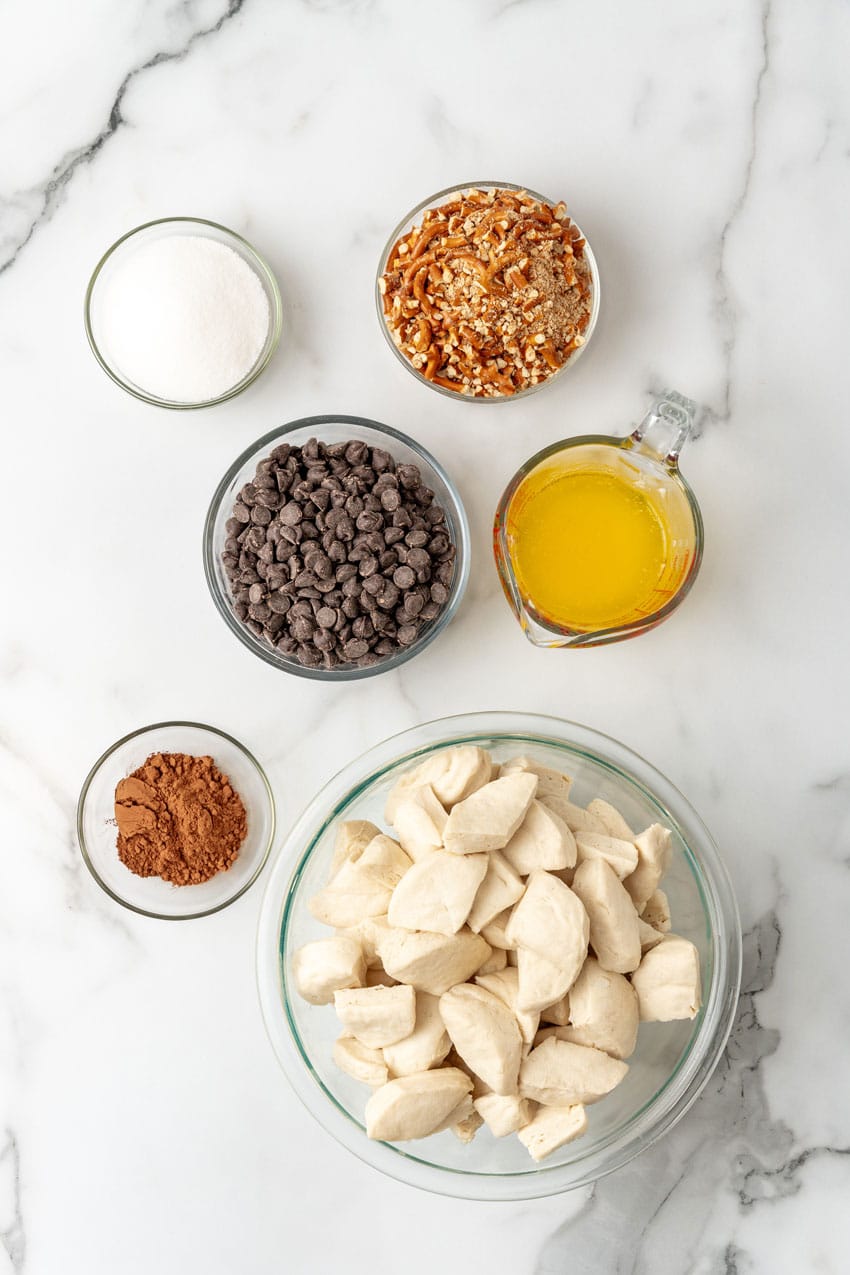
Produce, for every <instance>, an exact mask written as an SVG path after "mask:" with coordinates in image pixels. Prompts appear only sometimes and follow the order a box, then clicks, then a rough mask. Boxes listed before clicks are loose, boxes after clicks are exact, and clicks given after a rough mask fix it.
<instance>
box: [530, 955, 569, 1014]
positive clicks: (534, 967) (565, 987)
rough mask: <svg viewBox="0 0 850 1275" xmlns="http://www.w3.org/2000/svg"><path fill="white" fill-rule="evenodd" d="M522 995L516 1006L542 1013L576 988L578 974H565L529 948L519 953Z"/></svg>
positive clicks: (567, 971)
mask: <svg viewBox="0 0 850 1275" xmlns="http://www.w3.org/2000/svg"><path fill="white" fill-rule="evenodd" d="M517 972H518V974H519V992H518V993H517V1006H518V1008H520V1009H523V1010H535V1009H536V1010H543V1009H545V1008H546V1006H547V1005H553V1004H554V1003H555V1001H559V1000H560V999H561V997H562V996H566V994H567V992H568V991H569V990H570V988H571V987H572V985H573V981H574V980H575V977H576V974H577V973H578V971H577V970H575V971H573V970H564V969H562V968H561V966H560V965H555V964H553V962H552V961H550V960H547V958H546V957H545V956H540V954H539V953H538V952H532V950H531V948H530V947H521V948H518V949H517Z"/></svg>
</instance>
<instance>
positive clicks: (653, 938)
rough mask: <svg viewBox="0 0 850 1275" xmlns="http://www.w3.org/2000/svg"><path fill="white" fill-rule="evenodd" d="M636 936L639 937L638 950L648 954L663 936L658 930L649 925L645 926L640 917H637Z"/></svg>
mask: <svg viewBox="0 0 850 1275" xmlns="http://www.w3.org/2000/svg"><path fill="white" fill-rule="evenodd" d="M638 934H639V935H640V950H641V952H642V953H643V952H648V951H649V949H650V948H651V947H657V946H658V944H659V943H660V942H661V940H662V939H663V938H664V935H663V934H662V933H661V931H660V930H656V929H654V928H653V927H652V926H651V925H647V923H646V921H644V919H643V917H642V916H639V917H638Z"/></svg>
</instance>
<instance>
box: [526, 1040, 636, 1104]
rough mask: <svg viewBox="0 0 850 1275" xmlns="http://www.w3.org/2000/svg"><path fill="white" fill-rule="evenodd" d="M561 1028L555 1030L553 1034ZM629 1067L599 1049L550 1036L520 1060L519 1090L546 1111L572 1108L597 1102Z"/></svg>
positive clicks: (619, 1079)
mask: <svg viewBox="0 0 850 1275" xmlns="http://www.w3.org/2000/svg"><path fill="white" fill-rule="evenodd" d="M562 1030H563V1028H560V1027H556V1028H555V1031H556V1032H557V1031H562ZM628 1070H629V1068H628V1065H627V1064H626V1063H624V1062H619V1061H618V1060H617V1059H616V1058H609V1057H608V1055H607V1054H605V1053H603V1052H602V1050H601V1049H591V1048H590V1047H589V1046H587V1045H573V1044H571V1043H570V1042H569V1041H566V1040H558V1039H557V1037H556V1036H551V1037H549V1038H548V1039H547V1040H544V1041H543V1044H542V1045H538V1046H537V1047H536V1049H532V1051H531V1053H530V1054H529V1055H528V1057H527V1058H525V1059H524V1060H523V1063H522V1067H521V1068H520V1075H519V1090H520V1094H521V1095H522V1096H523V1097H524V1098H533V1099H534V1100H535V1102H542V1103H545V1104H546V1106H548V1107H572V1106H573V1105H574V1104H575V1103H585V1104H586V1103H591V1102H599V1099H600V1098H604V1097H605V1095H606V1094H607V1093H610V1092H611V1090H612V1089H613V1088H614V1087H615V1085H618V1084H619V1083H620V1081H621V1080H622V1079H623V1077H624V1076H625V1074H626V1072H627V1071H628Z"/></svg>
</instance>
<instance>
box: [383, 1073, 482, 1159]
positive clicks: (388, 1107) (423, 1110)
mask: <svg viewBox="0 0 850 1275" xmlns="http://www.w3.org/2000/svg"><path fill="white" fill-rule="evenodd" d="M471 1089H472V1081H471V1080H470V1079H469V1077H468V1076H467V1075H466V1074H465V1073H464V1072H462V1071H458V1070H457V1068H455V1067H440V1068H438V1069H437V1070H436V1071H425V1072H422V1073H421V1075H418V1076H401V1077H399V1079H398V1080H389V1081H387V1083H386V1084H385V1085H382V1086H381V1088H380V1089H377V1090H376V1091H375V1093H373V1094H372V1097H371V1098H370V1099H369V1101H368V1102H367V1103H366V1133H367V1134H368V1136H369V1137H370V1138H378V1139H380V1140H381V1141H382V1142H406V1141H408V1140H409V1139H410V1138H427V1137H428V1136H429V1134H432V1133H436V1132H437V1130H438V1129H440V1128H441V1127H444V1122H445V1121H446V1119H447V1117H448V1116H452V1115H453V1113H454V1112H456V1111H457V1108H458V1106H459V1105H460V1103H461V1102H462V1100H463V1098H464V1097H465V1096H466V1095H467V1094H468V1093H469V1092H470V1091H471Z"/></svg>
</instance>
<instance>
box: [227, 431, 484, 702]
mask: <svg viewBox="0 0 850 1275" xmlns="http://www.w3.org/2000/svg"><path fill="white" fill-rule="evenodd" d="M311 438H318V439H319V441H320V442H324V443H341V442H344V441H348V440H355V441H359V442H364V443H366V444H367V445H368V446H369V447H381V448H383V449H384V450H385V451H388V452H390V453H391V455H392V456H393V458H394V459H395V460H396V461H398V462H400V463H403V464H413V465H417V466H418V467H419V470H420V472H421V474H422V478H423V479H424V481H425V483H426V485H427V486H428V487H431V488H432V489H433V491H434V495H435V499H436V502H437V503H438V504H439V505H441V506H442V508H443V510H444V511H445V515H446V524H447V526H448V528H449V531H450V533H451V538H452V541H453V543H454V545H455V548H456V550H457V557H456V559H455V570H454V576H453V578H452V583H451V587H450V589H449V597H448V601H447V602H446V603H445V605H444V607H443V609H442V611H441V612H440V614H439V615H438V616H437V617H436V618H435V619H434V620H432V621H431V622H430V623H428V624H425V625H423V626H422V628H421V629H420V631H419V634H418V636H417V638H416V641H415V642H414V643H413V644H412V645H411V646H408V647H405V649H404V650H402V651H398V652H396V654H395V655H389V656H387V658H386V659H382V660H381V661H380V663H378V664H373V665H372V666H371V667H369V668H357V667H355V666H353V665H341V666H340V667H338V668H335V669H325V668H307V667H305V666H304V665H303V664H300V663H299V662H298V660H295V659H293V658H292V656H289V655H284V654H283V653H282V652H281V651H278V650H277V648H276V647H273V646H270V645H269V643H268V642H266V641H265V640H264V639H263V638H260V637H257V636H255V634H253V633H252V632H251V630H250V629H249V628H248V627H247V626H246V625H244V624H243V623H242V621H241V620H240V619H239V618H238V616H237V615H236V614H235V613H234V611H233V606H232V602H231V595H230V586H229V584H228V581H227V577H226V576H225V573H224V568H223V567H222V563H221V555H222V552H223V550H224V542H225V539H226V538H227V530H226V526H225V524H226V522H227V520H228V518H229V517H230V516H231V512H232V509H233V503H234V500H235V499H236V494H237V492H238V491H239V490H240V488H241V487H242V486H243V485H244V484H245V483H246V482H248V481H249V479H251V478H253V476H254V472H255V470H256V467H257V464H258V463H259V462H260V461H261V460H262V459H263V458H264V457H265V456H267V455H268V454H269V452H271V451H272V450H273V449H274V448H275V447H277V446H279V444H280V443H282V442H287V443H291V444H292V445H293V446H302V445H303V444H304V443H306V442H308V441H309V439H311ZM204 572H205V574H206V577H207V584H208V585H209V590H210V593H211V594H212V598H213V601H214V602H215V605H216V607H217V608H218V612H219V615H221V617H222V618H223V619H224V621H225V623H226V624H227V626H228V628H230V630H231V632H233V633H235V634H236V636H237V637H238V638H239V640H240V642H242V643H244V645H245V646H247V647H248V649H249V650H251V651H253V653H254V654H255V655H259V657H260V659H261V660H265V661H266V663H267V664H272V665H274V667H275V668H279V669H283V670H284V672H286V673H294V674H295V676H296V677H309V678H314V679H316V680H317V681H327V682H345V681H358V680H360V679H361V678H366V677H375V676H377V675H378V674H379V673H388V672H390V671H391V670H392V669H396V668H399V667H400V666H401V665H402V664H405V663H406V662H407V661H408V660H411V659H413V657H414V656H416V655H419V653H420V652H421V651H423V650H424V649H425V647H426V646H428V645H429V644H430V643H431V642H433V641H434V639H435V638H436V637H437V636H438V635H439V634H440V633H442V631H443V629H444V628H445V627H446V625H447V624H449V623H450V621H451V620H452V619H453V618H454V615H455V613H456V612H457V609H458V607H459V606H460V602H461V599H462V597H463V595H464V592H465V590H466V585H467V582H468V579H469V524H468V522H467V518H466V511H465V510H464V507H463V504H462V502H461V499H460V494H459V493H458V490H457V488H456V487H455V485H454V483H453V482H452V480H451V478H450V477H449V475H448V474H447V473H446V471H445V470H444V469H443V467H442V465H440V463H439V461H437V460H435V459H434V457H433V456H432V455H431V453H430V452H427V451H426V450H425V448H424V447H422V446H421V445H420V444H419V443H417V442H416V441H415V440H414V439H412V438H409V437H408V436H407V435H406V434H402V433H400V431H399V430H396V429H392V428H391V427H390V426H389V425H382V424H381V423H380V421H371V420H367V419H366V418H365V417H362V416H304V417H302V418H301V419H300V420H297V421H290V422H289V424H288V425H282V426H281V427H280V429H274V430H272V431H271V433H269V434H264V435H263V437H262V438H259V439H258V440H257V441H256V443H252V444H251V446H250V447H248V448H246V450H245V451H244V452H243V453H242V455H241V456H238V457H237V458H236V460H235V461H234V462H233V464H232V465H231V466H230V468H229V469H228V471H227V473H226V474H225V475H224V477H223V478H222V480H221V482H220V483H219V484H218V487H217V488H216V490H215V494H214V496H213V498H212V502H211V503H210V507H209V512H208V513H207V520H206V525H205V527H204Z"/></svg>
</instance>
